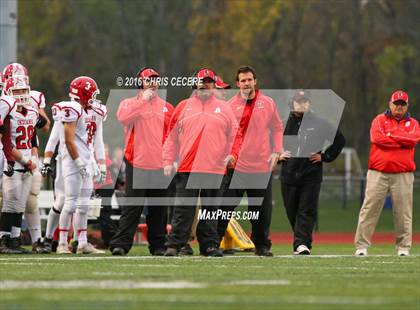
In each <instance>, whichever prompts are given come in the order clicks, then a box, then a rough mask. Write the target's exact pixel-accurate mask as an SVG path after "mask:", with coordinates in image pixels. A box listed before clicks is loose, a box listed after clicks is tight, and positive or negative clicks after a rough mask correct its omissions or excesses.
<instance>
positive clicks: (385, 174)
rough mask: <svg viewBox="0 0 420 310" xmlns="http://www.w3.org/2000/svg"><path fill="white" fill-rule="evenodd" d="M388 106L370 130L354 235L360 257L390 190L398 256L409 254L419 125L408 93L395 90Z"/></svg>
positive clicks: (364, 252) (368, 241) (419, 133)
mask: <svg viewBox="0 0 420 310" xmlns="http://www.w3.org/2000/svg"><path fill="white" fill-rule="evenodd" d="M388 107H389V108H388V109H387V110H386V111H385V113H383V114H380V115H378V116H376V117H375V119H374V120H373V121H372V126H371V129H370V141H371V148H370V155H369V170H368V173H367V177H366V192H365V200H364V202H363V205H362V208H361V209H360V214H359V221H358V225H357V231H356V236H355V246H356V253H355V255H357V256H365V255H367V248H368V247H369V246H370V245H371V239H372V235H373V232H374V230H375V227H376V224H377V222H378V219H379V216H380V215H381V211H382V208H383V205H384V201H385V198H386V195H387V194H388V192H390V194H391V198H392V211H393V215H394V225H395V233H396V248H397V253H398V255H399V256H408V255H409V254H410V248H411V243H412V216H413V182H414V171H415V170H416V165H415V163H414V151H415V146H416V144H417V143H418V142H419V140H420V128H419V124H418V122H417V121H416V120H415V119H414V118H412V117H410V114H409V113H408V107H409V104H408V94H407V93H406V92H404V91H402V90H397V91H395V92H394V93H393V94H392V96H391V99H390V101H389V103H388Z"/></svg>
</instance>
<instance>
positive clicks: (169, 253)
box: [164, 247, 178, 256]
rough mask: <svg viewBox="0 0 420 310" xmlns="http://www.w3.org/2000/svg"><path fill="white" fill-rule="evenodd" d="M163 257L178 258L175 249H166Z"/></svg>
mask: <svg viewBox="0 0 420 310" xmlns="http://www.w3.org/2000/svg"><path fill="white" fill-rule="evenodd" d="M164 255H165V256H178V250H177V249H176V248H170V247H168V248H167V249H166V251H165V254H164Z"/></svg>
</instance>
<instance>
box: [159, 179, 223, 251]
mask: <svg viewBox="0 0 420 310" xmlns="http://www.w3.org/2000/svg"><path fill="white" fill-rule="evenodd" d="M222 180H223V176H222V175H215V174H203V173H179V174H178V177H177V180H176V200H175V207H174V210H173V215H172V229H171V232H170V234H169V236H168V242H167V246H169V247H174V248H177V249H180V248H181V247H182V246H184V245H185V244H186V243H187V242H188V240H189V238H190V235H191V228H192V224H193V221H194V215H195V210H196V205H197V201H198V197H199V196H200V198H201V212H202V213H205V212H214V211H217V210H218V208H219V204H220V197H221V194H222V192H223V190H222V189H221V188H223V184H222ZM190 186H192V187H193V188H189V187H190ZM197 240H198V242H199V244H200V252H203V251H205V250H206V249H207V248H209V247H217V246H218V244H219V237H218V234H217V220H215V219H208V220H207V219H206V220H200V221H199V222H198V225H197Z"/></svg>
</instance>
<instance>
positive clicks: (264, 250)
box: [255, 246, 273, 257]
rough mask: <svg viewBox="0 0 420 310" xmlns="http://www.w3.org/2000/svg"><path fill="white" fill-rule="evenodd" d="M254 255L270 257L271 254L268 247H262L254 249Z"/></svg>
mask: <svg viewBox="0 0 420 310" xmlns="http://www.w3.org/2000/svg"><path fill="white" fill-rule="evenodd" d="M255 255H257V256H267V257H272V256H273V253H272V252H271V251H270V249H269V248H268V247H265V246H263V247H261V248H256V249H255Z"/></svg>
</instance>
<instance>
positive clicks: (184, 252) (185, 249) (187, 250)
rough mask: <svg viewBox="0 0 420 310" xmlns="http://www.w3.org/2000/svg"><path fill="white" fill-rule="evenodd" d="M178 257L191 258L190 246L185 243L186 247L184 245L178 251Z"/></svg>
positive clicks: (192, 253) (192, 252)
mask: <svg viewBox="0 0 420 310" xmlns="http://www.w3.org/2000/svg"><path fill="white" fill-rule="evenodd" d="M179 255H186V256H191V255H194V251H193V249H192V248H191V246H190V244H189V243H187V244H186V245H184V246H183V247H182V248H181V249H180V250H179Z"/></svg>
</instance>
